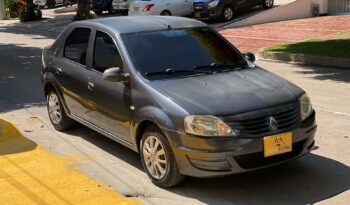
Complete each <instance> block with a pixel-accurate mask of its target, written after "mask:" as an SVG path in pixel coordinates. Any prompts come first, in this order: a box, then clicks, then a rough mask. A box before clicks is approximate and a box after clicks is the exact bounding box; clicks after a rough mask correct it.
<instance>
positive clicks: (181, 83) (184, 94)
mask: <svg viewBox="0 0 350 205" xmlns="http://www.w3.org/2000/svg"><path fill="white" fill-rule="evenodd" d="M150 84H151V86H152V87H153V88H154V89H156V90H158V91H159V92H161V93H162V94H164V95H166V96H167V97H169V98H170V99H171V100H173V101H174V102H175V103H177V104H178V105H180V106H181V107H183V108H184V109H185V110H186V111H188V112H189V113H190V114H207V115H215V116H225V115H233V114H240V113H245V112H250V111H255V110H260V109H265V108H271V107H274V106H278V105H281V104H284V103H288V102H296V101H297V99H298V97H299V96H300V95H301V94H302V93H303V92H304V91H303V90H302V89H300V88H299V87H297V86H296V85H294V84H292V83H290V82H289V81H287V80H285V79H283V78H281V77H279V76H277V75H275V74H273V73H270V72H268V71H266V70H263V69H261V68H248V69H243V70H238V71H232V72H222V73H216V74H209V75H201V76H193V77H185V78H177V79H168V80H156V81H151V82H150Z"/></svg>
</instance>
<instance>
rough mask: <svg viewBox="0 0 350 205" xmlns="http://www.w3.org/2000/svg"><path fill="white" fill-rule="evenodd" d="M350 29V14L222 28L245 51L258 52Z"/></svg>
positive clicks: (223, 33) (234, 43)
mask: <svg viewBox="0 0 350 205" xmlns="http://www.w3.org/2000/svg"><path fill="white" fill-rule="evenodd" d="M348 29H350V16H324V17H316V18H307V19H298V20H290V21H281V22H276V23H267V24H261V25H254V26H247V27H242V28H235V29H227V30H222V31H220V33H221V34H222V35H224V37H226V38H227V39H228V40H229V41H230V42H231V43H233V45H235V46H236V47H237V48H238V49H239V50H241V51H251V52H257V51H258V50H259V49H260V48H263V47H267V46H272V45H279V44H287V43H292V42H297V41H303V40H307V39H314V38H327V37H329V36H333V34H334V33H338V32H342V31H345V30H348Z"/></svg>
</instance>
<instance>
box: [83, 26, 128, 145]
mask: <svg viewBox="0 0 350 205" xmlns="http://www.w3.org/2000/svg"><path fill="white" fill-rule="evenodd" d="M123 65H124V63H123V59H122V57H121V55H120V53H119V50H118V47H117V45H116V44H115V42H114V40H113V38H112V37H111V35H109V34H108V33H106V32H102V31H96V34H95V37H94V43H93V54H92V64H91V68H89V72H88V76H87V88H88V89H87V98H88V100H89V102H90V103H91V106H90V107H89V108H90V118H91V119H90V122H91V123H93V124H94V125H96V126H98V127H100V128H102V129H103V130H104V131H107V132H108V133H109V134H112V135H113V136H115V137H117V138H118V139H119V140H122V141H124V142H127V143H131V142H132V140H131V137H130V122H131V119H132V111H131V110H130V106H131V89H130V87H129V86H128V85H126V84H124V83H122V82H108V81H105V80H103V72H104V71H105V70H106V69H108V68H113V67H119V68H121V69H123Z"/></svg>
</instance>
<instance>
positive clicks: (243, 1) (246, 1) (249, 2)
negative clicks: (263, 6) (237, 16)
mask: <svg viewBox="0 0 350 205" xmlns="http://www.w3.org/2000/svg"><path fill="white" fill-rule="evenodd" d="M258 1H260V0H237V7H238V9H246V8H249V7H252V6H255V5H257V2H258Z"/></svg>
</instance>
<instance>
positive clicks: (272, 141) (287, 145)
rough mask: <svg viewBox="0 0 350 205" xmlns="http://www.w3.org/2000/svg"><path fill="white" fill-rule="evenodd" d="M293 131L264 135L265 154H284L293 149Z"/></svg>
mask: <svg viewBox="0 0 350 205" xmlns="http://www.w3.org/2000/svg"><path fill="white" fill-rule="evenodd" d="M292 141H293V140H292V133H291V132H287V133H282V134H278V135H272V136H267V137H264V156H265V157H270V156H273V155H278V154H283V153H286V152H291V151H292Z"/></svg>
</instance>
